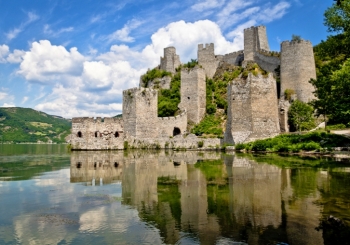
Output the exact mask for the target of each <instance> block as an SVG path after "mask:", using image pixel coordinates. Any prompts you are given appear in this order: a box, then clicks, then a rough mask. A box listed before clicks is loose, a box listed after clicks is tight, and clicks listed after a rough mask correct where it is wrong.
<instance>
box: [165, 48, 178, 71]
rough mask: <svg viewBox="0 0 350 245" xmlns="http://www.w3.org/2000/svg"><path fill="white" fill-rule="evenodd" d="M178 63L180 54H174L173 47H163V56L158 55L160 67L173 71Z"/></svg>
mask: <svg viewBox="0 0 350 245" xmlns="http://www.w3.org/2000/svg"><path fill="white" fill-rule="evenodd" d="M180 65H181V62H180V56H179V55H177V54H176V49H175V47H167V48H164V57H160V69H162V70H164V71H168V72H171V73H175V69H176V68H178V67H179V66H180Z"/></svg>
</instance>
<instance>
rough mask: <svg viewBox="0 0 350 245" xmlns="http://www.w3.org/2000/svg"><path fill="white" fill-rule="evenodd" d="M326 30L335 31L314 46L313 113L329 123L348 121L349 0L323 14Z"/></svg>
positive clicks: (349, 67)
mask: <svg viewBox="0 0 350 245" xmlns="http://www.w3.org/2000/svg"><path fill="white" fill-rule="evenodd" d="M324 16H325V22H324V23H325V25H326V26H327V27H328V31H330V32H331V33H333V34H335V35H332V36H328V38H327V40H326V41H322V42H321V43H320V44H318V45H316V46H315V47H314V52H315V62H316V71H317V79H312V80H311V83H312V84H313V85H314V87H315V96H316V97H317V100H314V101H312V105H313V106H314V108H315V109H316V114H317V115H318V116H319V115H323V116H324V118H325V121H326V118H328V121H329V123H330V124H345V125H348V126H349V123H350V29H349V27H350V1H348V0H344V1H339V3H334V4H333V5H332V6H331V7H330V8H328V9H327V10H326V12H325V14H324Z"/></svg>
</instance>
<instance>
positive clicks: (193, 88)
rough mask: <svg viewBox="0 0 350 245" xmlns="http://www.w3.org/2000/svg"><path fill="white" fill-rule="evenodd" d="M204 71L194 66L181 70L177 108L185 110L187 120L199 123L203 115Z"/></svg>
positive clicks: (204, 101) (204, 103) (204, 104)
mask: <svg viewBox="0 0 350 245" xmlns="http://www.w3.org/2000/svg"><path fill="white" fill-rule="evenodd" d="M205 89H206V87H205V71H204V69H203V68H199V67H198V66H196V67H195V68H193V69H182V70H181V102H180V104H179V108H180V109H181V110H186V111H187V119H188V121H191V122H194V123H199V122H200V121H201V120H202V119H203V117H204V115H205V106H206V94H205Z"/></svg>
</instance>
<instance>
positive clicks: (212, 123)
mask: <svg viewBox="0 0 350 245" xmlns="http://www.w3.org/2000/svg"><path fill="white" fill-rule="evenodd" d="M221 123H222V120H221V119H220V118H218V117H215V115H206V116H205V117H204V119H203V120H202V121H201V122H200V123H199V124H197V125H195V126H194V127H193V128H192V130H191V132H192V133H193V134H195V135H197V136H202V135H208V136H215V137H219V138H222V137H223V131H222V128H221Z"/></svg>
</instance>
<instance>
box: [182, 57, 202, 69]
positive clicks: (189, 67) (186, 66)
mask: <svg viewBox="0 0 350 245" xmlns="http://www.w3.org/2000/svg"><path fill="white" fill-rule="evenodd" d="M196 65H198V61H197V60H196V59H191V61H189V62H187V63H186V64H183V65H182V67H183V68H188V69H192V68H194V67H195V66H196Z"/></svg>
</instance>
